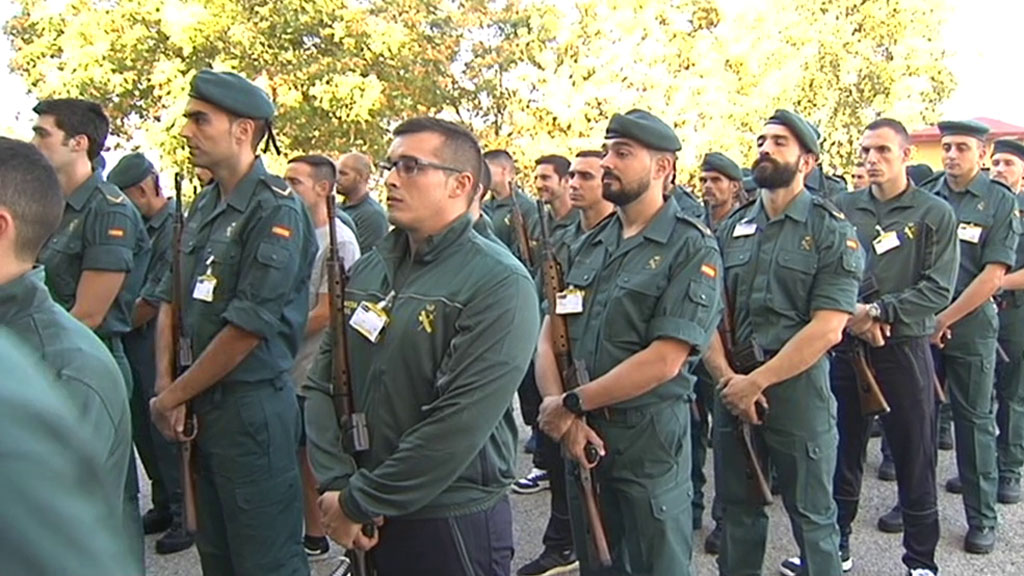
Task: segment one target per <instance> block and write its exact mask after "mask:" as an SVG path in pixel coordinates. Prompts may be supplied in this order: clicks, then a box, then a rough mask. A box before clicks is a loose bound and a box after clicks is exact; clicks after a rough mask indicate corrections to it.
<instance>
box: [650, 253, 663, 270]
mask: <svg viewBox="0 0 1024 576" xmlns="http://www.w3.org/2000/svg"><path fill="white" fill-rule="evenodd" d="M660 264H661V256H654V257H652V258H651V259H650V260H648V261H647V269H648V270H654V269H656V268H657V267H658V266H659V265H660Z"/></svg>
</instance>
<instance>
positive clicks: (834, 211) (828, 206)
mask: <svg viewBox="0 0 1024 576" xmlns="http://www.w3.org/2000/svg"><path fill="white" fill-rule="evenodd" d="M811 203H812V204H814V205H815V206H821V207H822V208H824V209H825V211H826V212H828V213H829V214H831V215H832V217H833V218H835V219H836V220H846V214H843V211H842V210H840V209H839V207H838V206H836V205H835V204H833V203H832V201H831V200H828V199H826V198H822V197H821V196H813V195H812V196H811Z"/></svg>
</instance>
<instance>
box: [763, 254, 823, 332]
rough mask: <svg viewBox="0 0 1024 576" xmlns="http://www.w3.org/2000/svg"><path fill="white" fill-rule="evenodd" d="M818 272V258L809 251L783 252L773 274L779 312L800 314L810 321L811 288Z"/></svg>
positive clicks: (774, 298) (774, 300)
mask: <svg viewBox="0 0 1024 576" xmlns="http://www.w3.org/2000/svg"><path fill="white" fill-rule="evenodd" d="M817 271H818V255H817V254H816V253H814V252H809V251H797V250H780V251H779V252H778V254H777V255H776V257H775V266H774V270H773V271H772V274H771V282H772V288H771V291H772V297H771V302H772V303H773V305H774V307H775V308H776V310H779V311H782V312H794V311H795V312H798V313H799V314H800V316H801V317H807V318H809V311H808V310H809V308H810V300H811V298H810V296H811V288H812V287H813V284H814V273H815V272H817Z"/></svg>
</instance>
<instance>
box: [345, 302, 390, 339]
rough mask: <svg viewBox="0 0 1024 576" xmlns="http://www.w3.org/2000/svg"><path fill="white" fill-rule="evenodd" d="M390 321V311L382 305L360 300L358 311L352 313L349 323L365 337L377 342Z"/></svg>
mask: <svg viewBox="0 0 1024 576" xmlns="http://www.w3.org/2000/svg"><path fill="white" fill-rule="evenodd" d="M390 321H391V319H390V318H388V313H387V312H385V311H384V310H383V309H382V308H381V307H380V306H378V305H376V304H371V303H369V302H360V303H359V306H358V307H357V308H356V311H355V312H353V313H352V318H351V319H349V321H348V325H349V326H351V327H352V328H353V329H355V331H356V332H359V333H360V334H362V335H363V337H364V338H366V339H367V340H369V341H370V342H373V343H374V344H376V343H377V341H378V340H380V335H381V333H382V332H384V328H385V327H386V326H387V325H388V322H390Z"/></svg>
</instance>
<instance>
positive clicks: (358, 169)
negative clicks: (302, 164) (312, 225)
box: [337, 152, 388, 254]
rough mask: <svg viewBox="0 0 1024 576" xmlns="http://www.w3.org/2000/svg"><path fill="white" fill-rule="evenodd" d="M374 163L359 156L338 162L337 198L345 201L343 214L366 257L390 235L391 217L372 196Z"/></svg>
mask: <svg viewBox="0 0 1024 576" xmlns="http://www.w3.org/2000/svg"><path fill="white" fill-rule="evenodd" d="M371 170H373V162H372V161H371V159H370V157H369V156H367V155H366V154H362V153H360V152H348V153H346V154H343V155H342V156H341V158H339V159H338V183H337V189H338V194H341V195H342V196H343V197H344V198H345V203H344V204H342V207H341V208H342V210H344V212H345V214H347V215H348V216H349V217H350V218H352V221H353V222H355V223H356V238H358V239H359V251H360V253H362V254H365V253H367V252H369V251H370V250H372V249H373V247H374V245H376V244H377V242H378V241H379V240H380V239H381V238H383V237H384V235H385V234H387V233H388V216H387V213H385V212H384V208H383V207H381V205H380V203H378V202H377V201H376V200H374V199H373V196H371V195H370V191H369V188H368V187H369V184H370V172H371Z"/></svg>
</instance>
